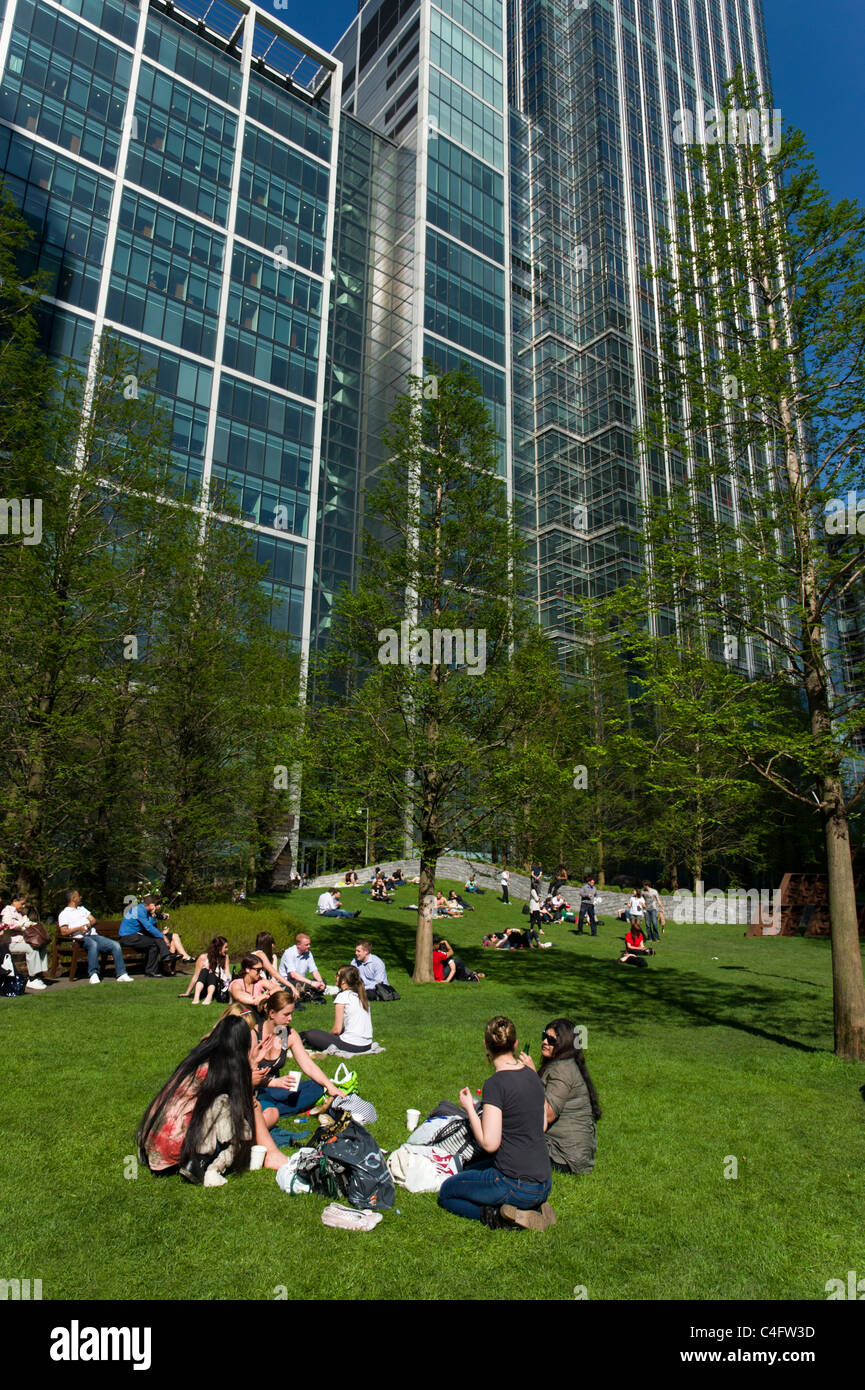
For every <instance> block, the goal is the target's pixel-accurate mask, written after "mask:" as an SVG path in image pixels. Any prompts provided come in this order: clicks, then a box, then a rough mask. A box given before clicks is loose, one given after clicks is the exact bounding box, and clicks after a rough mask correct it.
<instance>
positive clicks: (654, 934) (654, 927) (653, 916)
mask: <svg viewBox="0 0 865 1390" xmlns="http://www.w3.org/2000/svg"><path fill="white" fill-rule="evenodd" d="M643 898H644V899H645V903H646V928H647V931H648V937H649V940H650V941H660V939H661V936H660V933H659V931H658V921H659V919H660V915H661V912H662V911H663V907H664V904H663V903H662V902H661V895H660V893H659V892H658V890H657V888H653V887H652V885H651V883H644V884H643Z"/></svg>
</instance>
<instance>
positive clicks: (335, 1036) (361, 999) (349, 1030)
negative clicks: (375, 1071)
mask: <svg viewBox="0 0 865 1390" xmlns="http://www.w3.org/2000/svg"><path fill="white" fill-rule="evenodd" d="M336 983H337V989H338V991H339V992H338V994H337V995H336V997H335V999H334V1001H333V1004H334V1009H333V1028H332V1029H331V1031H330V1032H329V1033H325V1032H323V1031H322V1029H320V1028H307V1029H306V1030H305V1031H304V1032H303V1033H301V1035H300V1036H301V1039H302V1041H303V1045H304V1047H310V1048H312V1049H313V1051H315V1052H325V1051H326V1050H327V1049H328V1048H329V1047H334V1046H335V1047H337V1048H339V1050H340V1052H369V1049H370V1046H371V1045H372V1015H371V1014H370V1011H369V1000H368V999H367V997H366V990H365V988H364V983H363V980H362V979H361V978H360V972H359V971H358V969H357V967H356V966H354V965H344V966H343V968H342V970H340V971H339V973H338V974H337V977H336Z"/></svg>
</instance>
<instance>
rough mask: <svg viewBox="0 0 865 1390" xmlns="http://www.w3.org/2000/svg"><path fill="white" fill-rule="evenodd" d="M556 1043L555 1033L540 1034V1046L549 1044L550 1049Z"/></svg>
mask: <svg viewBox="0 0 865 1390" xmlns="http://www.w3.org/2000/svg"><path fill="white" fill-rule="evenodd" d="M557 1042H558V1038H557V1037H556V1035H555V1033H541V1044H542V1045H543V1044H544V1043H549V1044H550V1047H555V1045H556V1043H557Z"/></svg>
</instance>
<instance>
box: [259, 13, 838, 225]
mask: <svg viewBox="0 0 865 1390" xmlns="http://www.w3.org/2000/svg"><path fill="white" fill-rule="evenodd" d="M258 3H259V4H260V6H261V8H262V9H265V10H271V11H272V12H273V13H275V14H276V16H277V18H279V19H282V20H284V21H285V23H286V24H289V25H290V26H291V27H292V28H293V29H297V30H299V32H300V33H301V34H305V35H306V36H307V38H310V39H313V40H314V41H315V42H316V43H320V44H321V45H322V46H323V47H324V48H331V47H332V46H333V44H334V43H335V42H336V40H337V39H338V38H339V36H340V34H342V33H343V32H344V31H345V29H346V28H347V27H348V25H349V23H350V22H351V20H352V18H353V17H354V15H355V13H356V12H357V5H356V3H355V0H318V2H317V3H316V0H288V7H287V9H285V10H275V11H273V2H272V0H267V2H266V3H265V0H258ZM763 12H764V14H765V16H766V29H767V33H768V39H769V60H770V62H771V64H772V78H773V83H774V88H775V105H776V106H777V107H778V108H779V109H780V111H781V114H782V117H783V119H784V120H785V121H786V122H787V123H790V124H792V125H795V126H798V127H799V129H800V130H803V131H804V132H805V137H806V139H807V141H808V143H809V144H810V146H811V148H812V149H813V151H814V155H815V159H816V162H817V171H818V173H819V175H820V181H821V182H822V184H823V186H824V187H825V188H827V189H828V190H829V192H830V194H831V195H832V197H833V198H834V199H835V200H836V201H837V200H838V199H839V198H858V200H859V202H860V203H862V205H863V206H865V153H863V126H865V122H863V118H862V107H863V104H865V3H863V0H824V3H823V4H822V5H817V4H815V0H763Z"/></svg>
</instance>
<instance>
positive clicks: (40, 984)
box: [27, 980, 48, 989]
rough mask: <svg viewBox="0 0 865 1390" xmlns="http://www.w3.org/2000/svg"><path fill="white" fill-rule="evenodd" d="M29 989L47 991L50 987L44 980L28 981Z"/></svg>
mask: <svg viewBox="0 0 865 1390" xmlns="http://www.w3.org/2000/svg"><path fill="white" fill-rule="evenodd" d="M27 988H28V989H47V988H48V986H47V985H46V983H45V981H44V980H28V981H27Z"/></svg>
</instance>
